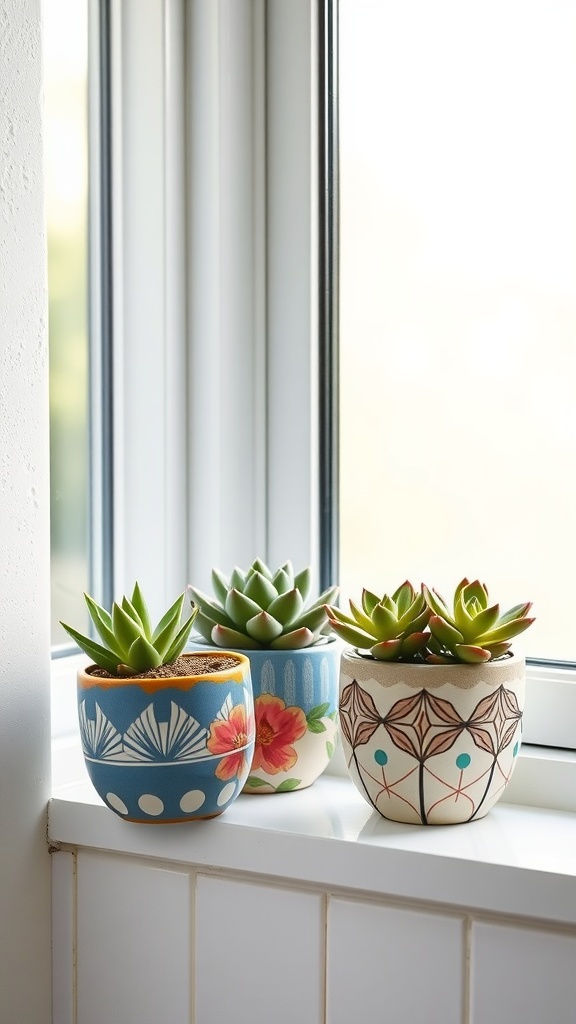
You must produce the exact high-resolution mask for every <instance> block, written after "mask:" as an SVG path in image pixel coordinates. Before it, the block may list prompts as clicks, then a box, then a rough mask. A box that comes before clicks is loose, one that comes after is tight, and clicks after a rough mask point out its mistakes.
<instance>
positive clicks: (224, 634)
mask: <svg viewBox="0 0 576 1024" xmlns="http://www.w3.org/2000/svg"><path fill="white" fill-rule="evenodd" d="M211 640H212V643H213V644H216V646H217V647H232V648H239V649H240V650H241V651H242V650H247V651H256V650H260V648H261V647H262V644H259V643H258V641H257V640H254V639H253V638H252V637H251V636H248V634H247V633H240V632H239V631H238V630H237V629H230V628H229V627H228V626H220V625H216V626H214V629H213V630H212V636H211Z"/></svg>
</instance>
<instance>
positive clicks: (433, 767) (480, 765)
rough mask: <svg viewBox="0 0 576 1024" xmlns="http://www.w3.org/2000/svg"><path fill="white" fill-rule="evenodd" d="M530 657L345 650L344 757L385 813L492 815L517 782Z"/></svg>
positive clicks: (407, 817)
mask: <svg viewBox="0 0 576 1024" xmlns="http://www.w3.org/2000/svg"><path fill="white" fill-rule="evenodd" d="M524 685H525V665H524V659H523V658H522V657H519V656H510V657H508V658H503V659H501V660H500V661H494V662H488V663H485V664H483V665H423V664H421V665H418V664H404V663H401V662H383V661H376V660H375V659H370V658H366V657H362V656H360V655H358V654H356V653H355V652H353V651H345V652H344V653H343V654H342V659H341V669H340V727H341V733H342V746H343V749H344V756H345V758H346V763H347V765H348V769H349V772H350V775H351V776H352V780H353V782H354V784H355V785H356V787H357V789H358V790H359V792H360V793H361V794H362V796H363V797H364V798H365V799H366V800H367V801H368V803H369V804H371V805H372V807H374V808H375V809H376V810H377V811H379V813H380V814H381V815H382V816H383V817H384V818H389V819H391V820H392V821H401V822H407V823H412V824H422V825H447V824H456V823H457V822H465V821H474V820H476V819H477V818H482V817H484V815H485V814H487V813H488V811H489V810H490V808H491V807H493V805H494V804H495V803H496V801H497V800H498V799H499V797H501V796H502V793H503V792H504V790H505V788H506V786H507V785H508V782H509V781H510V778H511V775H512V772H513V770H514V765H515V763H516V758H517V754H518V750H519V747H520V738H521V732H522V713H523V708H524Z"/></svg>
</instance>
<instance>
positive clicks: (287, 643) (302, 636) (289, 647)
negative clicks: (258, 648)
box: [270, 626, 319, 651]
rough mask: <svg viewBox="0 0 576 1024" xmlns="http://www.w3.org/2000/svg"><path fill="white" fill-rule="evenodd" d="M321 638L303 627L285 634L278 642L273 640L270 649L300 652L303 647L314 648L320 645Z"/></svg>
mask: <svg viewBox="0 0 576 1024" xmlns="http://www.w3.org/2000/svg"><path fill="white" fill-rule="evenodd" d="M318 640H319V636H318V634H317V633H313V632H312V630H310V629H306V627H305V626H302V628H301V629H294V630H292V631H291V632H290V633H283V634H282V636H279V637H278V638H277V639H276V640H273V641H272V643H271V644H270V647H271V648H272V650H274V651H298V650H301V649H302V648H303V647H312V646H313V645H314V644H315V643H318Z"/></svg>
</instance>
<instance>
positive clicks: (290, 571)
mask: <svg viewBox="0 0 576 1024" xmlns="http://www.w3.org/2000/svg"><path fill="white" fill-rule="evenodd" d="M280 568H281V569H282V572H285V573H286V575H287V577H288V579H289V580H290V587H289V588H288V589H289V590H293V588H294V587H295V586H296V580H295V578H294V566H293V565H292V562H291V561H290V559H288V561H287V562H284V565H281V566H280ZM302 596H304V595H302Z"/></svg>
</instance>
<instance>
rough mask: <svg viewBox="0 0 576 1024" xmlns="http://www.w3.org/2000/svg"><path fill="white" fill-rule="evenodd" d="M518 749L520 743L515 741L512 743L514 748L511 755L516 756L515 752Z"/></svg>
mask: <svg viewBox="0 0 576 1024" xmlns="http://www.w3.org/2000/svg"><path fill="white" fill-rule="evenodd" d="M519 749H520V744H519V743H515V744H514V750H513V751H512V757H516V754H517V753H518V750H519Z"/></svg>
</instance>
